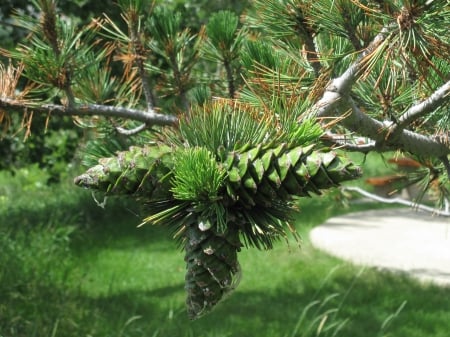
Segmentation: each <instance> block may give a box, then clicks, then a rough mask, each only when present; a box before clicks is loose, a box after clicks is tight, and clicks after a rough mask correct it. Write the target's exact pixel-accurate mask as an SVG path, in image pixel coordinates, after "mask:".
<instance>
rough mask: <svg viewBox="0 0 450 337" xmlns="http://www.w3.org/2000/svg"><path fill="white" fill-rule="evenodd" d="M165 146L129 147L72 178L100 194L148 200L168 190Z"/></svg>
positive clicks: (168, 149)
mask: <svg viewBox="0 0 450 337" xmlns="http://www.w3.org/2000/svg"><path fill="white" fill-rule="evenodd" d="M169 151H170V148H168V147H157V146H146V147H136V146H134V147H130V149H129V150H128V151H123V152H119V153H118V154H117V155H116V156H115V157H111V158H102V159H100V160H99V165H96V166H94V167H91V168H90V169H88V170H87V171H86V173H84V174H82V175H80V176H78V177H76V178H75V184H76V185H78V186H81V187H85V188H90V189H94V190H99V191H103V192H105V193H107V194H110V195H118V194H128V195H134V196H137V197H145V198H147V199H151V198H152V197H153V196H155V195H158V194H159V193H167V191H168V190H169V188H170V187H169V182H168V179H164V178H165V177H166V176H167V175H168V174H169V172H170V169H169V168H168V167H167V166H166V163H165V161H166V159H167V160H168V159H169V158H170V156H166V154H168V153H169Z"/></svg>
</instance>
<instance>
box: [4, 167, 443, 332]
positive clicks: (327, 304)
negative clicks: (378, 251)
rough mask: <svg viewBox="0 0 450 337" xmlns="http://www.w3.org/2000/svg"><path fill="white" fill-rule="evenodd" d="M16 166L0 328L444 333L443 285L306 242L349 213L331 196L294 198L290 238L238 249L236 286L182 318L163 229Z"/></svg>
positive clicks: (179, 260)
mask: <svg viewBox="0 0 450 337" xmlns="http://www.w3.org/2000/svg"><path fill="white" fill-rule="evenodd" d="M28 174H32V175H33V174H35V175H36V176H35V177H34V178H33V177H32V178H30V177H29V175H28V178H26V179H25V178H24V177H23V176H22V175H21V174H18V175H16V176H15V177H14V178H13V177H9V176H6V175H5V174H2V175H0V183H1V184H0V186H1V187H0V191H1V195H0V201H1V202H0V210H1V214H0V220H1V222H0V250H1V255H0V266H1V269H0V336H2V337H18V336H21V337H22V336H24V337H25V336H27V337H28V336H77V337H78V336H93V337H96V336H99V337H100V336H101V337H106V336H122V337H134V336H171V337H187V336H196V337H197V336H206V337H212V336H215V337H219V336H220V337H225V336H239V337H241V336H244V337H245V336H261V337H266V336H267V337H269V336H281V337H284V336H287V337H291V336H292V337H294V336H296V337H298V336H305V337H306V336H333V333H334V332H336V336H341V337H343V336H355V337H358V336H361V337H372V336H373V337H379V336H395V337H402V336H405V337H422V336H434V337H439V336H441V337H447V336H448V331H450V320H449V315H450V301H448V298H449V297H450V289H448V288H447V289H445V288H438V287H435V286H427V285H422V284H420V283H418V282H417V281H414V280H412V279H409V278H407V277H406V276H402V275H397V274H391V273H386V272H379V271H376V270H375V269H367V270H361V268H360V267H355V266H352V265H350V264H348V263H345V262H342V261H340V260H338V259H335V258H333V257H330V256H327V255H325V254H323V253H321V252H320V251H317V250H316V249H314V248H313V247H311V245H310V243H309V241H308V236H307V234H308V231H309V229H311V228H312V227H313V226H315V225H317V224H319V223H321V222H322V221H324V220H325V219H327V218H328V217H329V216H332V215H334V214H338V213H342V212H344V211H350V209H347V210H345V209H343V208H342V207H341V206H340V205H338V204H336V199H335V197H336V196H333V195H329V196H325V197H323V198H314V199H305V200H303V201H302V202H301V207H300V208H301V212H300V213H299V217H298V225H297V228H298V231H299V233H300V234H301V236H302V238H303V242H302V243H301V245H300V247H299V246H298V244H297V243H296V242H295V240H290V242H289V245H286V244H285V243H284V242H280V243H278V244H277V245H276V246H275V248H274V249H273V250H271V251H258V250H255V249H245V248H244V249H243V250H242V251H241V252H240V253H239V260H240V263H241V265H242V270H243V277H242V280H241V283H240V285H239V287H238V288H237V290H236V291H235V292H234V293H233V294H232V295H231V296H230V297H229V298H228V299H226V300H225V301H224V302H223V303H221V304H220V305H219V306H218V307H217V309H216V310H214V311H213V312H212V313H211V314H209V315H207V316H205V317H203V318H201V319H199V320H197V321H194V322H191V321H189V320H188V319H187V316H186V312H185V308H184V300H185V293H184V289H183V287H184V272H185V265H184V261H183V257H184V255H183V252H182V251H181V250H180V249H179V248H178V247H177V245H176V242H175V241H173V240H172V239H171V237H170V234H169V231H167V230H166V229H165V228H161V227H152V226H144V227H141V228H137V227H136V226H137V225H138V224H139V223H140V220H139V218H138V217H137V216H136V213H137V207H136V206H135V205H134V204H133V203H130V202H123V201H121V200H113V199H111V200H108V202H107V205H106V208H105V209H104V210H103V209H102V208H100V207H97V206H96V205H95V202H94V201H93V199H92V197H91V196H90V193H89V192H86V191H83V190H79V189H76V188H74V187H71V183H70V181H68V182H66V183H63V184H61V185H55V186H52V187H46V186H41V185H39V184H35V182H36V181H39V179H40V176H39V173H37V172H34V173H33V172H32V173H30V172H29V173H28ZM33 180H34V182H33ZM22 185H26V186H28V189H27V191H26V193H25V192H24V191H21V190H20V189H19V188H20V186H22ZM11 186H14V187H11ZM364 207H367V205H358V210H359V209H361V208H364ZM397 312H398V315H396V313H397ZM390 318H394V319H392V321H391V320H390ZM388 323H391V324H388ZM327 329H328V330H327Z"/></svg>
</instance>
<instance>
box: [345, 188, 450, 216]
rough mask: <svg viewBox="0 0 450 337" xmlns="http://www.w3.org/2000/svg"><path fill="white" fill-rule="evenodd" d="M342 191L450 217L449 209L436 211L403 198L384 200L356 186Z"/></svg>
mask: <svg viewBox="0 0 450 337" xmlns="http://www.w3.org/2000/svg"><path fill="white" fill-rule="evenodd" d="M341 190H342V191H350V192H356V193H359V194H361V195H362V196H365V197H366V198H369V199H372V200H375V201H378V202H382V203H385V204H400V205H405V206H409V207H412V208H414V209H419V210H422V211H426V212H429V213H432V214H436V215H440V216H445V217H450V212H449V211H448V209H444V210H440V209H436V208H433V207H430V206H427V205H423V204H418V203H416V202H413V201H409V200H405V199H402V198H383V197H380V196H378V195H376V194H373V193H370V192H367V191H365V190H363V189H362V188H359V187H354V186H344V187H341Z"/></svg>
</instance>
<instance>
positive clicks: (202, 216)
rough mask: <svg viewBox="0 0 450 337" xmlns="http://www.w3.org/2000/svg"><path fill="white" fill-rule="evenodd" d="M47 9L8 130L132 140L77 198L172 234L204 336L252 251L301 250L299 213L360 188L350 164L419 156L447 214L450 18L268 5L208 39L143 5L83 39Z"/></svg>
mask: <svg viewBox="0 0 450 337" xmlns="http://www.w3.org/2000/svg"><path fill="white" fill-rule="evenodd" d="M36 5H37V7H38V9H39V11H40V13H41V14H40V16H39V17H38V18H36V17H24V16H23V15H19V16H18V17H17V20H18V24H20V25H21V26H22V27H23V28H26V29H28V30H29V31H30V33H31V34H30V36H29V40H28V41H27V42H26V43H23V44H21V45H19V46H18V47H17V48H16V49H15V50H13V51H3V54H4V55H6V56H8V57H9V58H11V60H12V61H11V63H10V64H9V65H7V66H6V65H3V66H2V67H1V68H0V89H1V90H0V91H1V92H2V95H1V97H0V121H1V122H2V123H3V124H4V125H5V126H7V124H8V120H9V119H10V118H11V116H13V115H14V114H15V113H17V112H18V111H23V112H24V114H25V115H24V120H25V121H27V122H30V121H31V118H30V117H29V116H31V115H30V114H27V112H28V111H33V113H43V114H48V115H49V116H50V115H51V116H57V115H63V116H64V115H69V116H73V117H74V120H75V121H76V123H77V124H78V125H80V126H82V127H84V128H92V129H94V130H95V132H96V134H97V135H102V134H108V135H110V134H116V135H119V134H120V135H121V136H127V137H128V136H129V137H132V138H131V139H132V141H134V143H135V144H134V146H133V147H130V148H129V149H127V150H122V151H119V152H114V151H112V150H111V149H117V148H118V147H117V146H111V147H108V146H106V145H102V146H99V145H98V144H95V143H94V142H92V143H91V144H94V145H93V146H91V147H90V148H89V147H88V148H87V149H88V150H89V149H90V150H89V151H88V152H90V155H91V156H90V161H89V162H90V163H92V159H93V158H94V159H96V160H97V159H98V164H96V165H92V167H91V168H89V169H88V170H87V171H86V173H85V174H83V175H80V176H79V177H77V178H76V179H75V183H76V184H77V185H79V186H82V187H86V188H90V189H95V190H100V191H103V192H104V193H105V194H107V195H128V196H130V197H133V198H135V200H136V201H137V202H138V203H139V204H140V205H142V209H143V224H158V225H166V226H168V227H170V228H171V230H172V231H173V232H174V234H175V237H177V238H178V240H179V242H180V245H181V246H182V247H183V248H184V251H185V261H186V268H187V271H186V280H185V281H186V291H187V301H186V303H187V307H188V314H189V316H190V317H191V318H193V319H195V318H197V317H200V316H201V315H203V314H205V313H207V312H209V311H210V310H211V309H212V308H213V307H214V306H215V305H216V304H217V303H218V302H219V301H220V300H221V299H222V298H224V297H226V296H227V295H228V294H229V293H230V292H231V291H232V290H233V289H234V288H235V287H236V286H237V284H238V281H239V275H240V273H241V270H240V267H239V263H238V252H239V250H240V249H241V247H242V246H248V247H249V246H253V247H256V248H259V249H270V248H272V246H273V242H274V241H275V240H278V239H280V238H285V237H286V235H287V233H289V232H292V233H293V234H294V236H295V229H294V228H293V226H292V223H291V220H292V214H293V212H295V211H296V207H297V205H298V198H301V197H307V196H309V195H310V194H321V193H322V191H323V190H326V189H330V188H333V187H335V186H338V185H339V184H340V183H341V182H343V181H346V180H350V179H356V178H358V177H359V176H360V174H361V171H360V169H359V168H358V167H356V166H355V165H354V164H353V163H351V162H350V161H349V160H348V159H347V158H346V157H345V156H344V153H345V151H358V152H362V153H368V152H370V151H376V152H386V151H398V152H401V153H407V154H408V155H410V156H412V157H413V158H414V159H415V160H416V161H417V162H419V163H420V164H421V170H420V172H416V174H415V176H414V177H412V179H414V181H422V182H423V183H424V185H425V186H426V187H429V186H431V185H433V187H434V188H436V189H437V190H438V191H439V192H440V201H441V202H442V203H444V204H445V202H446V201H447V200H448V196H449V190H448V188H449V182H448V176H449V174H450V164H449V160H448V157H449V154H450V146H449V137H448V134H449V126H450V123H449V97H450V95H449V92H450V81H449V69H450V64H449V62H450V61H449V60H450V43H449V42H450V37H449V36H448V34H447V27H449V26H450V6H449V4H448V1H446V0H434V1H430V0H428V1H425V0H388V1H346V0H319V1H309V0H308V1H300V0H265V1H262V0H254V1H253V2H252V5H251V6H250V7H249V8H248V9H247V10H246V11H245V14H244V15H243V16H242V20H240V19H239V17H238V16H237V15H236V14H235V13H233V12H231V11H219V12H216V13H214V14H212V15H211V16H210V17H209V18H208V22H207V23H206V25H205V26H204V27H202V28H200V29H199V30H192V29H189V28H188V27H186V26H184V25H183V19H182V17H181V14H179V13H176V14H174V13H172V12H171V11H169V10H168V9H167V8H165V7H164V6H156V7H152V6H150V5H149V4H148V3H147V2H145V1H142V0H121V1H119V7H120V10H121V11H122V14H123V15H122V17H123V20H124V22H120V23H119V22H115V21H113V20H112V19H111V18H109V17H107V16H104V17H101V18H96V19H94V20H93V21H92V23H91V24H89V25H88V26H86V27H77V26H76V25H75V23H74V22H73V21H71V20H69V19H64V18H63V17H62V16H61V15H58V8H57V6H56V3H55V2H54V1H52V0H40V1H36ZM21 79H26V80H27V84H26V85H25V86H21V83H22V81H21ZM25 117H28V118H25ZM110 144H111V142H110ZM108 149H110V150H108ZM99 157H104V158H99ZM447 202H448V201H447Z"/></svg>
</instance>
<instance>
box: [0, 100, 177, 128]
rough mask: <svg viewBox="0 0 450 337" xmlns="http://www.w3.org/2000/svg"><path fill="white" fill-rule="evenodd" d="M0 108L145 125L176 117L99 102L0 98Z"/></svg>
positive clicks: (163, 121)
mask: <svg viewBox="0 0 450 337" xmlns="http://www.w3.org/2000/svg"><path fill="white" fill-rule="evenodd" d="M0 108H1V109H4V110H6V111H8V112H12V113H14V112H17V111H18V110H19V111H25V110H32V111H34V112H38V113H43V114H48V115H57V116H105V117H119V118H125V119H130V120H135V121H138V122H143V123H146V124H147V125H174V124H175V123H176V122H177V120H178V118H177V117H176V116H174V115H164V114H160V113H157V112H155V111H154V110H150V111H144V110H138V109H130V108H124V107H115V106H109V105H100V104H80V105H76V106H64V105H57V104H44V105H39V104H30V103H24V102H18V101H15V100H12V99H8V98H0Z"/></svg>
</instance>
